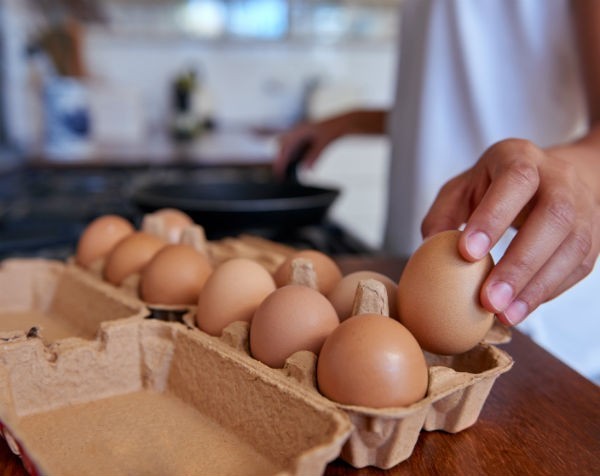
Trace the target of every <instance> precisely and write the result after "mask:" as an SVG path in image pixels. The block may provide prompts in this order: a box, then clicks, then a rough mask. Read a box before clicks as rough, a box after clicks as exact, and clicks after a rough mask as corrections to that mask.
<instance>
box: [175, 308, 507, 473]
mask: <svg viewBox="0 0 600 476" xmlns="http://www.w3.org/2000/svg"><path fill="white" fill-rule="evenodd" d="M382 319H385V317H382ZM184 322H185V324H186V325H187V326H188V329H189V330H190V332H192V333H203V332H202V331H201V330H200V329H198V328H197V327H195V325H194V315H193V314H192V313H190V314H187V315H185V316H184ZM249 329H250V325H249V324H248V323H247V322H234V323H231V324H230V325H228V326H227V327H226V328H225V329H224V330H223V333H222V335H221V336H220V337H212V338H213V339H216V340H220V341H222V342H224V343H226V344H227V345H228V346H230V347H231V349H234V350H235V351H236V352H238V353H240V354H241V355H243V357H244V358H246V359H248V360H249V361H253V362H254V363H255V365H256V366H257V367H258V368H261V369H262V372H264V373H265V374H266V373H279V374H283V375H285V376H287V377H288V378H290V380H292V381H293V382H294V383H295V384H296V386H297V387H298V388H299V390H300V391H303V392H306V393H308V394H311V395H313V396H316V397H317V398H321V399H323V400H325V401H327V402H331V401H330V400H329V399H327V398H326V397H324V396H323V395H321V394H320V393H319V391H318V385H317V380H316V363H317V356H316V355H315V354H314V353H312V352H309V351H300V352H296V353H295V354H293V355H291V356H290V357H289V358H288V359H287V360H286V363H285V365H284V367H283V368H282V369H273V368H271V367H268V366H267V365H265V364H262V363H261V362H259V361H257V360H256V359H254V358H252V356H251V353H250V347H249ZM489 338H490V340H494V341H506V340H507V338H508V334H507V332H504V331H501V330H500V326H496V327H494V328H492V330H491V331H490V333H489ZM425 358H426V361H427V365H428V370H429V386H428V391H427V395H426V396H425V398H423V399H422V400H420V401H418V402H416V403H414V404H413V405H410V406H407V407H398V408H381V409H376V408H367V407H360V406H352V405H342V404H337V403H335V402H331V403H334V404H335V405H336V406H337V408H339V409H340V410H341V411H342V412H343V413H344V414H346V415H347V416H348V417H349V418H350V420H351V422H352V425H353V431H352V433H351V435H350V437H349V438H348V440H347V442H346V443H345V444H344V446H343V448H342V451H341V453H340V457H341V458H342V459H343V460H344V461H346V462H347V463H349V464H350V465H352V466H354V467H356V468H362V467H365V466H375V467H378V468H381V469H388V468H391V467H393V466H395V465H397V464H398V463H400V462H402V461H404V460H406V459H408V458H409V457H410V455H411V454H412V452H413V449H414V447H415V445H416V443H417V441H418V438H419V435H420V432H421V430H425V431H436V430H443V431H445V432H448V433H457V432H459V431H462V430H464V429H466V428H468V427H470V426H472V425H473V424H474V423H475V422H476V421H477V419H478V418H479V414H480V413H481V410H482V408H483V405H484V403H485V400H486V399H487V396H488V394H489V392H490V390H491V388H492V386H493V384H494V382H495V381H496V379H497V378H498V377H499V376H500V375H501V374H503V373H504V372H507V371H508V370H510V368H511V367H512V365H513V360H512V358H511V357H510V356H509V355H508V354H507V353H506V352H504V351H502V350H501V349H499V348H497V347H495V346H494V345H492V344H489V343H484V342H482V343H481V344H479V345H477V346H476V347H475V348H473V349H472V350H470V351H468V352H466V353H464V354H460V355H456V356H440V355H436V354H431V353H427V352H425Z"/></svg>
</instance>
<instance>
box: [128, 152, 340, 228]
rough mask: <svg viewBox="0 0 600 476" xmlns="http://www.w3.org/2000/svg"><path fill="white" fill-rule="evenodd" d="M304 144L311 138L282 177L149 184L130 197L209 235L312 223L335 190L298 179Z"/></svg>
mask: <svg viewBox="0 0 600 476" xmlns="http://www.w3.org/2000/svg"><path fill="white" fill-rule="evenodd" d="M309 148H310V143H308V142H305V143H302V144H301V145H300V146H299V147H298V148H297V149H296V151H295V153H294V155H293V157H292V160H290V163H289V166H288V168H287V171H286V177H285V179H283V180H277V179H276V178H275V177H273V179H272V180H269V181H265V182H249V181H227V182H218V183H217V182H215V183H202V184H199V183H197V182H194V181H192V180H184V181H178V182H176V183H154V184H150V185H146V186H144V187H142V188H139V189H138V190H136V191H134V193H133V201H134V203H135V204H136V205H137V206H138V208H139V209H140V210H141V211H142V212H143V213H150V212H153V211H155V210H157V209H159V208H166V207H169V208H177V209H179V210H181V211H183V212H185V213H187V214H189V215H190V216H191V217H192V218H193V219H194V221H195V222H196V223H198V224H200V225H202V226H203V227H204V229H205V231H206V234H207V236H208V237H209V238H210V237H213V236H220V235H223V234H227V233H235V232H241V231H245V230H251V229H271V230H276V229H289V228H297V227H301V226H306V225H313V224H317V223H320V222H321V221H322V220H323V219H324V218H325V216H326V215H327V211H328V209H329V208H330V206H331V205H332V204H333V202H334V201H335V199H336V198H337V196H338V195H339V193H340V192H339V190H337V189H332V188H321V187H312V186H306V185H302V184H301V183H300V182H299V181H298V177H297V167H298V165H299V163H300V162H301V161H302V158H303V157H304V155H305V154H306V152H307V151H308V149H309Z"/></svg>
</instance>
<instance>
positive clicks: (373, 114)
mask: <svg viewBox="0 0 600 476" xmlns="http://www.w3.org/2000/svg"><path fill="white" fill-rule="evenodd" d="M387 115H388V111H387V110H385V109H358V110H354V111H350V112H347V113H344V114H342V115H341V116H339V117H336V118H333V119H329V120H326V121H325V122H329V123H330V125H331V126H332V127H333V128H335V129H336V130H337V132H338V133H337V134H336V135H337V136H339V137H341V136H343V135H351V134H366V135H382V134H385V133H386V122H387Z"/></svg>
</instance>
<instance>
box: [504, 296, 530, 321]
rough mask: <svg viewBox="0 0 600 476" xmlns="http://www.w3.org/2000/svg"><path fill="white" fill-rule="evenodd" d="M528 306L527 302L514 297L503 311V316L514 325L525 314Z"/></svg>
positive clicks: (523, 317) (521, 319)
mask: <svg viewBox="0 0 600 476" xmlns="http://www.w3.org/2000/svg"><path fill="white" fill-rule="evenodd" d="M527 311H528V306H527V303H525V302H524V301H521V300H520V299H516V300H515V301H513V302H512V304H511V305H510V306H508V308H507V309H506V311H504V317H505V318H506V320H507V321H508V322H510V324H511V325H513V326H516V325H517V324H518V323H519V322H522V321H523V319H525V317H526V316H527Z"/></svg>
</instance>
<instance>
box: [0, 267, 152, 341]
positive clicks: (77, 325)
mask: <svg viewBox="0 0 600 476" xmlns="http://www.w3.org/2000/svg"><path fill="white" fill-rule="evenodd" d="M148 315H149V311H148V309H147V308H146V306H145V305H144V303H143V302H141V301H139V300H137V299H135V298H133V297H131V296H128V295H125V294H124V293H121V292H119V291H118V290H116V289H115V288H114V287H113V286H110V285H108V284H106V283H103V282H101V281H99V280H97V279H94V278H93V277H92V276H90V275H89V273H86V272H84V271H82V270H81V269H78V268H76V267H73V266H68V265H66V264H65V263H63V262H60V261H54V260H46V259H8V260H5V261H2V262H0V343H2V344H6V343H10V342H15V341H19V340H22V339H25V338H27V337H28V336H34V335H35V336H40V337H41V338H42V339H43V340H44V341H46V342H47V343H49V344H50V343H55V342H58V341H64V340H65V339H66V338H77V339H88V340H92V339H94V338H95V337H96V334H97V332H98V330H99V328H100V326H101V323H102V322H105V321H109V320H113V319H137V320H139V319H143V318H145V317H146V316H148ZM57 345H58V344H57Z"/></svg>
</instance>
